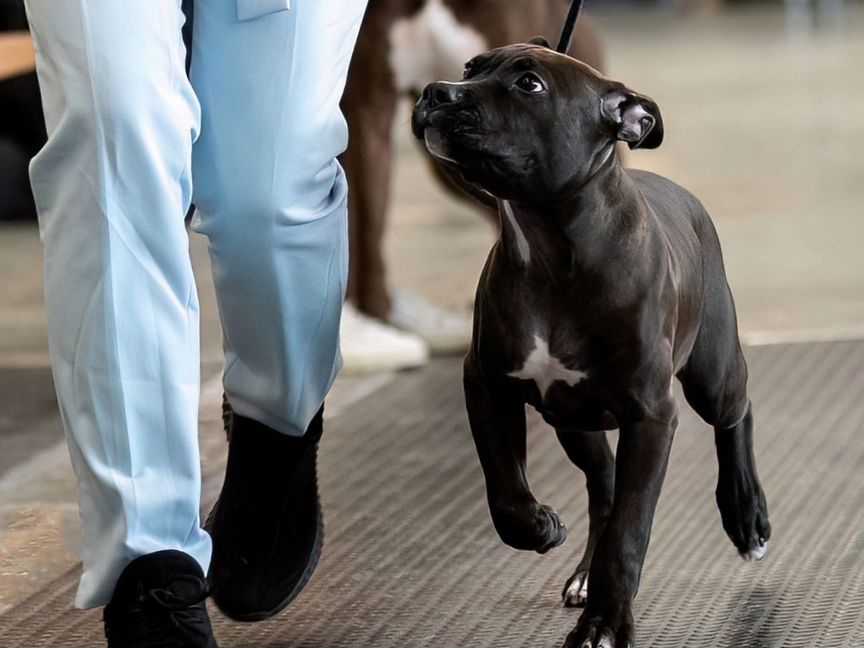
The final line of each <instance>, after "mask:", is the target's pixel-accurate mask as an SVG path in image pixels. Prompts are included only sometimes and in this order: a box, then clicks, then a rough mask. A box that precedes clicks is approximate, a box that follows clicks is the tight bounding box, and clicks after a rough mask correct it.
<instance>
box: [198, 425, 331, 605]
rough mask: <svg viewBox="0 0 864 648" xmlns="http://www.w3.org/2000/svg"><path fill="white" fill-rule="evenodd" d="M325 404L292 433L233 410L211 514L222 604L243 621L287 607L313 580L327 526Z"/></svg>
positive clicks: (215, 583) (217, 595)
mask: <svg viewBox="0 0 864 648" xmlns="http://www.w3.org/2000/svg"><path fill="white" fill-rule="evenodd" d="M322 415H323V408H322V410H320V411H319V412H318V414H316V415H315V418H314V419H312V422H311V423H310V424H309V428H308V429H307V430H306V434H305V435H304V436H302V437H292V436H288V435H285V434H282V433H280V432H277V431H276V430H273V429H271V428H269V427H267V426H265V425H263V424H261V423H258V422H257V421H253V420H252V419H250V418H246V417H245V416H239V415H238V414H234V413H230V414H229V416H228V417H227V422H228V425H227V427H226V429H227V432H228V440H229V441H228V442H229V446H228V465H227V467H226V469H225V482H224V484H223V485H222V493H221V494H220V495H219V499H218V500H217V501H216V504H215V506H214V507H213V510H212V511H211V512H210V515H209V516H208V518H207V523H206V524H205V528H206V529H207V530H208V531H209V532H210V535H211V536H212V537H213V558H212V560H211V563H210V574H209V578H210V583H211V586H212V596H213V600H214V601H215V603H216V605H218V606H219V609H220V610H222V612H224V613H225V614H226V615H227V616H229V617H231V618H232V619H234V620H236V621H260V620H262V619H267V618H269V617H271V616H273V615H274V614H277V613H278V612H280V611H282V610H283V609H284V608H285V607H286V606H287V605H288V604H289V603H290V602H291V601H292V600H293V599H294V598H295V597H296V596H297V595H298V594H299V593H300V591H301V590H302V589H303V588H304V587H305V586H306V583H308V582H309V578H310V577H311V576H312V572H313V571H314V570H315V567H316V566H317V564H318V559H319V557H320V556H321V547H322V545H323V541H324V526H323V520H322V516H321V504H320V501H319V499H318V476H317V469H316V463H317V454H318V441H319V439H320V438H321V429H322V425H321V423H322Z"/></svg>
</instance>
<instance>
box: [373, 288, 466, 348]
mask: <svg viewBox="0 0 864 648" xmlns="http://www.w3.org/2000/svg"><path fill="white" fill-rule="evenodd" d="M387 319H388V322H389V323H390V324H392V325H393V326H395V327H396V328H399V329H402V330H403V331H407V332H409V333H414V334H415V335H419V336H420V337H421V338H423V339H424V340H425V341H426V344H427V345H428V346H429V350H430V351H432V353H441V354H445V353H462V352H464V351H466V350H467V349H468V346H469V345H470V344H471V316H470V315H467V314H461V313H454V312H452V311H448V310H445V309H443V308H440V307H439V306H435V305H434V304H430V303H429V302H428V301H426V300H425V299H423V298H422V297H420V296H419V295H415V294H412V293H406V292H401V291H394V292H393V293H392V294H391V309H390V317H389V318H387Z"/></svg>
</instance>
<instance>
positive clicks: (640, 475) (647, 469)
mask: <svg viewBox="0 0 864 648" xmlns="http://www.w3.org/2000/svg"><path fill="white" fill-rule="evenodd" d="M651 412H652V413H651V414H650V415H647V416H645V417H644V418H642V420H640V421H639V422H637V423H627V422H626V421H622V423H621V435H620V439H619V442H618V452H617V457H616V461H615V495H614V502H613V505H612V515H611V517H610V518H609V522H608V524H607V525H606V529H605V531H604V532H603V535H602V536H601V537H600V540H599V541H598V543H597V547H596V548H595V550H594V557H593V559H592V561H591V569H590V571H589V575H588V581H589V582H590V583H591V587H590V589H589V591H588V601H587V603H586V605H585V611H584V612H583V613H582V616H581V617H580V618H579V622H578V624H577V625H576V628H575V629H574V630H573V631H572V632H571V633H570V635H569V636H568V637H567V641H566V642H565V644H564V645H565V648H584V647H587V648H633V646H634V645H635V632H634V625H633V612H632V604H633V598H634V597H635V596H636V591H637V590H638V589H639V578H640V576H641V573H642V562H643V561H644V559H645V552H646V550H647V549H648V539H649V536H650V534H651V523H652V521H653V519H654V509H655V507H656V505H657V498H658V497H659V495H660V487H661V486H662V484H663V477H664V475H665V474H666V465H667V463H668V460H669V450H670V448H671V446H672V437H673V435H674V432H675V425H676V413H675V412H676V410H675V402H674V400H673V399H672V397H671V395H669V396H668V397H667V398H664V400H663V401H662V402H661V403H659V404H658V405H656V406H654V407H651Z"/></svg>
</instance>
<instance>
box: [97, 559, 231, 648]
mask: <svg viewBox="0 0 864 648" xmlns="http://www.w3.org/2000/svg"><path fill="white" fill-rule="evenodd" d="M206 598H207V581H206V580H205V579H204V573H203V572H202V571H201V567H200V566H199V565H198V562H197V561H196V560H195V559H194V558H192V557H191V556H189V555H188V554H185V553H183V552H182V551H174V550H168V551H157V552H156V553H152V554H147V555H146V556H142V557H140V558H136V559H135V560H133V561H132V562H131V563H129V565H128V566H127V567H126V569H124V570H123V573H122V574H120V579H119V580H118V581H117V585H116V587H115V588H114V594H113V595H112V596H111V601H110V602H109V603H108V605H107V606H105V611H104V612H103V619H104V621H105V637H106V639H108V648H218V647H217V645H216V640H215V639H214V638H213V630H212V629H211V628H210V619H209V618H208V616H207V608H206V607H205V606H204V599H206Z"/></svg>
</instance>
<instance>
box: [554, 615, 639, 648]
mask: <svg viewBox="0 0 864 648" xmlns="http://www.w3.org/2000/svg"><path fill="white" fill-rule="evenodd" d="M635 636H636V635H635V627H634V625H633V614H632V613H631V611H630V606H629V605H625V606H622V607H620V608H619V609H617V610H614V611H610V612H607V613H599V614H593V613H591V612H590V611H589V610H585V612H583V613H582V616H581V617H580V618H579V623H577V624H576V627H575V628H574V629H573V631H572V632H571V633H570V634H569V635H567V640H566V641H565V642H564V648H636V640H635Z"/></svg>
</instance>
